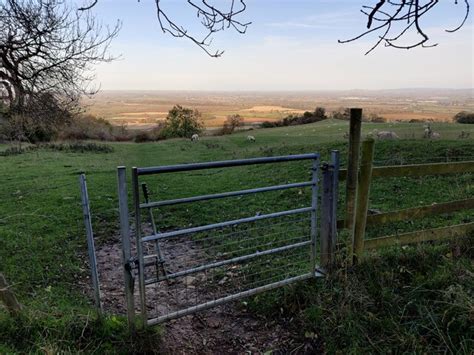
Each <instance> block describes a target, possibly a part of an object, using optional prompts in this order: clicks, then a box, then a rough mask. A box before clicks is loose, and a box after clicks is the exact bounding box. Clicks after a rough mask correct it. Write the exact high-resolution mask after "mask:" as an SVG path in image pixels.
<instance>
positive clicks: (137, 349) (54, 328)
mask: <svg viewBox="0 0 474 355" xmlns="http://www.w3.org/2000/svg"><path fill="white" fill-rule="evenodd" d="M160 332H161V328H147V329H145V330H144V329H140V330H138V331H136V332H135V333H134V334H133V335H132V334H131V333H130V332H129V330H128V326H127V320H126V318H124V317H120V316H114V315H108V316H105V317H99V316H97V314H96V313H95V312H93V311H90V310H87V309H75V310H73V311H71V310H69V311H66V312H64V313H57V314H48V313H42V312H37V311H34V310H25V311H24V312H23V313H22V314H21V315H20V316H18V317H15V318H13V317H9V316H7V315H6V314H3V313H1V312H0V339H1V343H0V352H1V353H2V354H4V353H46V354H59V353H87V354H96V353H97V354H112V353H114V354H144V353H146V354H156V353H158V349H159V345H160Z"/></svg>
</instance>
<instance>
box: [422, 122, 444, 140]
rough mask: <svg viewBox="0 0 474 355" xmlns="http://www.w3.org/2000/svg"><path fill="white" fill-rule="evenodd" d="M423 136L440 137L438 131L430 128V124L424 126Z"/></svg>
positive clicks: (428, 137) (429, 137)
mask: <svg viewBox="0 0 474 355" xmlns="http://www.w3.org/2000/svg"><path fill="white" fill-rule="evenodd" d="M423 138H427V139H440V138H441V134H439V133H438V132H435V131H433V129H432V128H431V125H427V126H425V133H424V134H423Z"/></svg>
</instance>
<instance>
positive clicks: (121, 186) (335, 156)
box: [117, 151, 339, 329]
mask: <svg viewBox="0 0 474 355" xmlns="http://www.w3.org/2000/svg"><path fill="white" fill-rule="evenodd" d="M301 160H312V166H311V180H310V181H309V182H301V183H293V184H283V185H275V186H268V187H260V188H254V189H249V190H241V191H231V192H223V193H217V194H211V195H201V196H193V197H187V198H180V199H174V200H166V201H159V202H149V201H147V200H146V201H145V203H140V182H139V176H142V175H153V174H161V173H172V172H182V171H192V170H204V169H213V168H222V167H237V166H246V165H258V164H270V163H280V162H291V161H301ZM319 170H320V154H319V153H309V154H298V155H287V156H277V157H264V158H251V159H238V160H226V161H215V162H204V163H191V164H180V165H169V166H159V167H147V168H137V167H133V168H132V193H133V206H134V210H135V218H134V219H135V238H136V255H137V256H136V257H132V255H131V245H130V225H129V220H128V216H129V214H128V200H127V198H128V196H127V186H126V168H125V167H123V166H120V167H118V168H117V177H118V191H119V210H120V226H121V236H122V247H123V267H124V278H125V294H126V300H127V315H128V322H129V326H130V328H131V329H134V325H135V315H136V314H135V305H134V280H135V277H134V274H135V269H138V284H139V290H140V292H139V294H140V310H141V311H140V313H141V318H142V319H141V323H142V324H143V326H147V325H155V324H158V323H162V322H165V321H167V320H170V319H174V318H178V317H181V316H184V315H188V314H193V313H196V312H198V311H200V310H204V309H208V308H211V307H214V306H217V305H220V304H224V303H227V302H230V301H234V300H238V299H241V298H244V297H248V296H251V295H254V294H257V293H260V292H263V291H267V290H271V289H275V288H278V287H281V286H284V285H288V284H290V283H294V282H296V281H301V280H305V279H310V278H314V277H316V278H317V277H324V276H325V273H326V270H329V268H330V264H331V263H332V260H333V258H332V255H333V252H334V247H335V240H336V234H337V231H336V223H335V221H336V220H337V218H336V208H337V198H338V174H339V152H338V151H332V152H331V164H325V165H324V169H322V172H323V183H324V186H323V196H322V202H324V203H325V206H323V210H324V211H325V212H324V216H325V217H323V215H322V218H323V219H322V220H321V232H322V231H323V230H325V232H324V239H327V240H326V241H323V240H321V243H322V244H321V246H323V245H325V249H324V257H325V259H323V253H321V261H324V263H323V265H321V266H319V267H318V266H317V265H316V258H317V239H318V214H317V211H318V195H319ZM309 186H311V207H307V208H300V209H295V210H287V211H281V212H276V213H270V214H267V215H260V216H253V217H248V218H243V219H241V220H234V221H225V222H221V223H216V224H210V225H204V226H200V227H195V228H190V229H181V230H178V231H176V232H174V234H176V233H180V234H188V233H190V232H195V230H196V229H197V230H200V229H203V228H204V229H216V228H218V227H220V226H225V225H226V224H228V223H230V222H231V223H232V224H236V222H237V223H248V222H253V221H257V220H261V219H265V218H274V217H277V216H286V215H291V214H295V213H303V212H304V213H306V212H311V217H310V218H311V226H310V240H309V244H310V245H311V261H310V262H311V271H310V272H308V273H306V274H302V275H299V276H295V277H291V278H287V279H284V280H280V281H277V282H274V283H271V284H267V285H264V286H260V287H256V288H252V289H249V290H245V291H241V292H238V293H236V294H232V295H229V296H225V297H222V298H219V299H217V300H213V301H209V302H205V303H202V304H198V305H195V306H191V307H188V308H185V309H182V310H178V311H175V312H172V313H169V314H166V315H163V316H159V317H157V318H154V319H148V318H147V311H146V294H145V287H146V284H145V277H144V265H145V261H144V254H143V245H142V243H144V242H147V241H152V240H156V241H157V240H158V239H160V236H161V237H163V236H164V235H166V234H168V235H169V234H173V232H168V233H156V232H155V231H154V235H152V236H147V237H144V238H142V236H141V209H148V210H151V208H153V207H158V206H165V205H173V204H179V203H186V202H195V201H204V200H211V199H219V198H225V197H231V196H242V195H248V194H255V193H259V192H267V191H277V190H284V189H291V188H296V187H309ZM321 251H322V250H321Z"/></svg>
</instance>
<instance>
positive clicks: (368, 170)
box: [352, 138, 375, 261]
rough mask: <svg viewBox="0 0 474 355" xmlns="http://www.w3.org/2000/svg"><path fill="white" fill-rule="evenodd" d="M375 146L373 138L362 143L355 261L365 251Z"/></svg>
mask: <svg viewBox="0 0 474 355" xmlns="http://www.w3.org/2000/svg"><path fill="white" fill-rule="evenodd" d="M374 147H375V141H374V140H373V139H372V138H370V139H367V140H366V141H364V142H363V143H362V158H361V162H360V176H359V181H358V184H357V196H356V200H357V201H356V210H355V221H354V227H353V229H352V239H353V241H354V244H353V248H354V249H353V250H354V261H357V260H359V259H360V258H361V257H362V254H363V252H364V237H365V227H366V223H367V210H368V208H369V193H370V183H371V181H372V165H373V159H374Z"/></svg>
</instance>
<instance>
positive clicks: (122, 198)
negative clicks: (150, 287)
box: [117, 166, 135, 331]
mask: <svg viewBox="0 0 474 355" xmlns="http://www.w3.org/2000/svg"><path fill="white" fill-rule="evenodd" d="M117 183H118V198H119V212H120V234H121V237H122V262H123V273H124V280H125V299H126V301H127V317H128V326H129V328H130V330H131V331H134V330H135V302H134V299H133V290H134V278H133V272H134V271H133V267H132V259H131V253H132V252H131V245H130V225H129V220H128V194H127V171H126V168H125V167H124V166H119V167H118V168H117Z"/></svg>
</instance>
